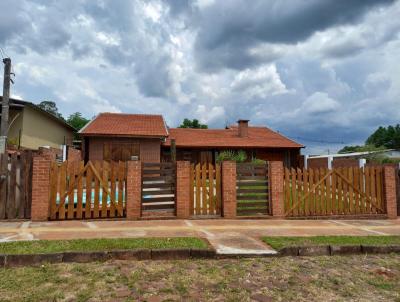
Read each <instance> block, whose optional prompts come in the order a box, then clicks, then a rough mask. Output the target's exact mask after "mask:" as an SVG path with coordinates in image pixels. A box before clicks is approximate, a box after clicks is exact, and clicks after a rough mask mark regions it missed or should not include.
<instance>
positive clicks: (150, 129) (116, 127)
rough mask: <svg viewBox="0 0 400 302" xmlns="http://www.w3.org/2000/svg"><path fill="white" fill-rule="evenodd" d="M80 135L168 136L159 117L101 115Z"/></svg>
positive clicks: (121, 114) (118, 114)
mask: <svg viewBox="0 0 400 302" xmlns="http://www.w3.org/2000/svg"><path fill="white" fill-rule="evenodd" d="M80 133H81V134H82V135H108V136H111V135H112V136H153V137H154V136H155V137H165V136H167V135H168V131H167V128H166V127H165V122H164V119H163V117H162V116H161V115H150V114H123V113H101V114H99V115H98V116H97V117H96V118H95V119H94V120H92V121H91V122H90V123H89V124H87V126H86V127H84V128H83V129H82V130H81V131H80Z"/></svg>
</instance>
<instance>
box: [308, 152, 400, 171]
mask: <svg viewBox="0 0 400 302" xmlns="http://www.w3.org/2000/svg"><path fill="white" fill-rule="evenodd" d="M378 159H380V160H383V159H388V160H393V161H400V150H396V149H385V150H374V151H362V152H350V153H337V154H322V155H306V156H305V157H304V166H305V167H309V168H341V167H359V166H360V167H361V166H364V165H365V164H366V163H367V161H372V162H374V161H376V160H378Z"/></svg>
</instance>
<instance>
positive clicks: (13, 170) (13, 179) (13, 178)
mask: <svg viewBox="0 0 400 302" xmlns="http://www.w3.org/2000/svg"><path fill="white" fill-rule="evenodd" d="M9 175H10V176H9V185H8V196H7V197H8V198H7V206H6V207H7V209H6V210H7V218H8V219H14V218H16V214H17V209H16V196H15V195H16V194H15V193H16V192H15V188H16V186H17V154H16V153H14V154H12V155H11V160H10V169H9Z"/></svg>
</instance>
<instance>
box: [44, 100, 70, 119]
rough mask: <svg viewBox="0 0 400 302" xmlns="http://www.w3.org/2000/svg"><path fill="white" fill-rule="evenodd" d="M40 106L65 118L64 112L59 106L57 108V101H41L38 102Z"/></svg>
mask: <svg viewBox="0 0 400 302" xmlns="http://www.w3.org/2000/svg"><path fill="white" fill-rule="evenodd" d="M38 107H39V108H41V109H43V110H44V111H47V112H48V113H50V114H52V115H54V116H56V117H58V118H61V119H64V118H63V116H62V114H61V113H60V112H58V108H57V105H56V103H55V102H52V101H43V102H40V104H38Z"/></svg>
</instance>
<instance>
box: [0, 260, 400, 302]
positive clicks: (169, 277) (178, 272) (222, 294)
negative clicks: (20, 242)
mask: <svg viewBox="0 0 400 302" xmlns="http://www.w3.org/2000/svg"><path fill="white" fill-rule="evenodd" d="M0 300H1V301H151V302H157V301H260V302H262V301H400V256H399V255H370V256H365V255H356V256H346V257H344V256H343V257H340V256H335V257H296V258H293V257H283V258H254V259H222V260H180V261H109V262H105V263H88V264H77V263H76V264H54V265H43V266H40V267H23V268H11V269H0Z"/></svg>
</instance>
